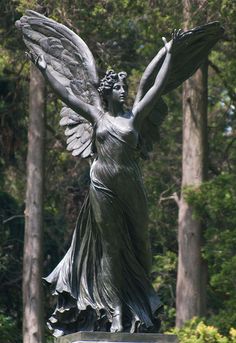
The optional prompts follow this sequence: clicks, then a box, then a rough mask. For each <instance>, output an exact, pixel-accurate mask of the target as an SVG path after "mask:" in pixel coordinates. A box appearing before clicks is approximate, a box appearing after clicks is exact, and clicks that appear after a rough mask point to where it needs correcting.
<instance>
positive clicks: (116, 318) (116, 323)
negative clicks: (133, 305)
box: [110, 306, 123, 332]
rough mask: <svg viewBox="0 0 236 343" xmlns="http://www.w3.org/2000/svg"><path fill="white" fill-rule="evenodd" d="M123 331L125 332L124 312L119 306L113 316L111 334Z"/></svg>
mask: <svg viewBox="0 0 236 343" xmlns="http://www.w3.org/2000/svg"><path fill="white" fill-rule="evenodd" d="M122 331H123V326H122V310H121V306H117V308H116V309H115V312H114V314H113V316H112V324H111V328H110V332H122Z"/></svg>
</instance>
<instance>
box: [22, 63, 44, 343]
mask: <svg viewBox="0 0 236 343" xmlns="http://www.w3.org/2000/svg"><path fill="white" fill-rule="evenodd" d="M44 113H45V81H44V79H43V77H42V75H41V73H40V71H39V70H38V69H36V67H35V66H34V65H33V64H31V70H30V92H29V129H28V154H27V190H26V209H25V238H24V260H23V342H24V343H42V342H43V310H42V308H43V296H42V250H43V249H42V239H43V169H44V135H45V123H44V119H45V118H44Z"/></svg>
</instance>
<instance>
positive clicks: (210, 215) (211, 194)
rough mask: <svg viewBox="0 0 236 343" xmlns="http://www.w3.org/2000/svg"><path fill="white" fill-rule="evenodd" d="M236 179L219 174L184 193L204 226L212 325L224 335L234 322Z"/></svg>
mask: <svg viewBox="0 0 236 343" xmlns="http://www.w3.org/2000/svg"><path fill="white" fill-rule="evenodd" d="M235 184H236V176H235V175H232V174H226V173H224V174H222V175H219V176H217V177H215V178H214V179H213V180H211V181H209V182H206V183H204V184H203V185H202V186H201V187H199V189H197V190H192V189H188V190H186V191H185V194H186V199H187V201H188V202H189V203H190V204H191V205H192V206H193V208H194V210H195V216H197V217H198V218H201V220H202V221H203V222H204V226H205V232H204V237H205V244H204V247H203V255H204V258H205V259H206V260H207V261H208V268H209V276H210V280H209V297H210V300H211V311H213V313H214V315H212V313H211V322H212V323H214V324H215V325H216V326H217V327H219V328H220V329H221V330H223V331H224V332H225V331H227V330H229V328H230V327H231V326H232V325H234V323H235V321H236V315H235V313H236V295H235V280H236V258H235V245H236V189H235Z"/></svg>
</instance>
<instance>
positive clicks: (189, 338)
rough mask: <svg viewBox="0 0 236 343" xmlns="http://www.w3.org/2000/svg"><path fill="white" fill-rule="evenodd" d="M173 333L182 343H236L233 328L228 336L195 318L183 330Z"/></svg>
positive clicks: (235, 331)
mask: <svg viewBox="0 0 236 343" xmlns="http://www.w3.org/2000/svg"><path fill="white" fill-rule="evenodd" d="M171 333H173V334H175V335H177V336H178V339H179V342H181V343H235V342H236V330H235V329H234V328H231V329H230V331H229V333H228V335H227V336H223V335H222V334H220V333H219V331H218V329H217V328H216V327H214V326H208V325H207V324H205V323H204V322H203V321H202V320H201V319H198V318H194V319H193V320H191V321H189V322H187V323H186V324H185V325H184V327H183V328H181V329H174V330H173V331H172V332H171Z"/></svg>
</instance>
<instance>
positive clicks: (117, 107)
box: [108, 101, 125, 117]
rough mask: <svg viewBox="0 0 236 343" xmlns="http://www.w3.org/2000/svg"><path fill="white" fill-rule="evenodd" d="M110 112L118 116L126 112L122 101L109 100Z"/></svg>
mask: <svg viewBox="0 0 236 343" xmlns="http://www.w3.org/2000/svg"><path fill="white" fill-rule="evenodd" d="M108 112H109V113H110V114H111V115H112V116H113V117H117V116H118V115H122V114H124V113H125V110H124V107H123V104H122V103H120V102H114V101H109V102H108Z"/></svg>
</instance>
